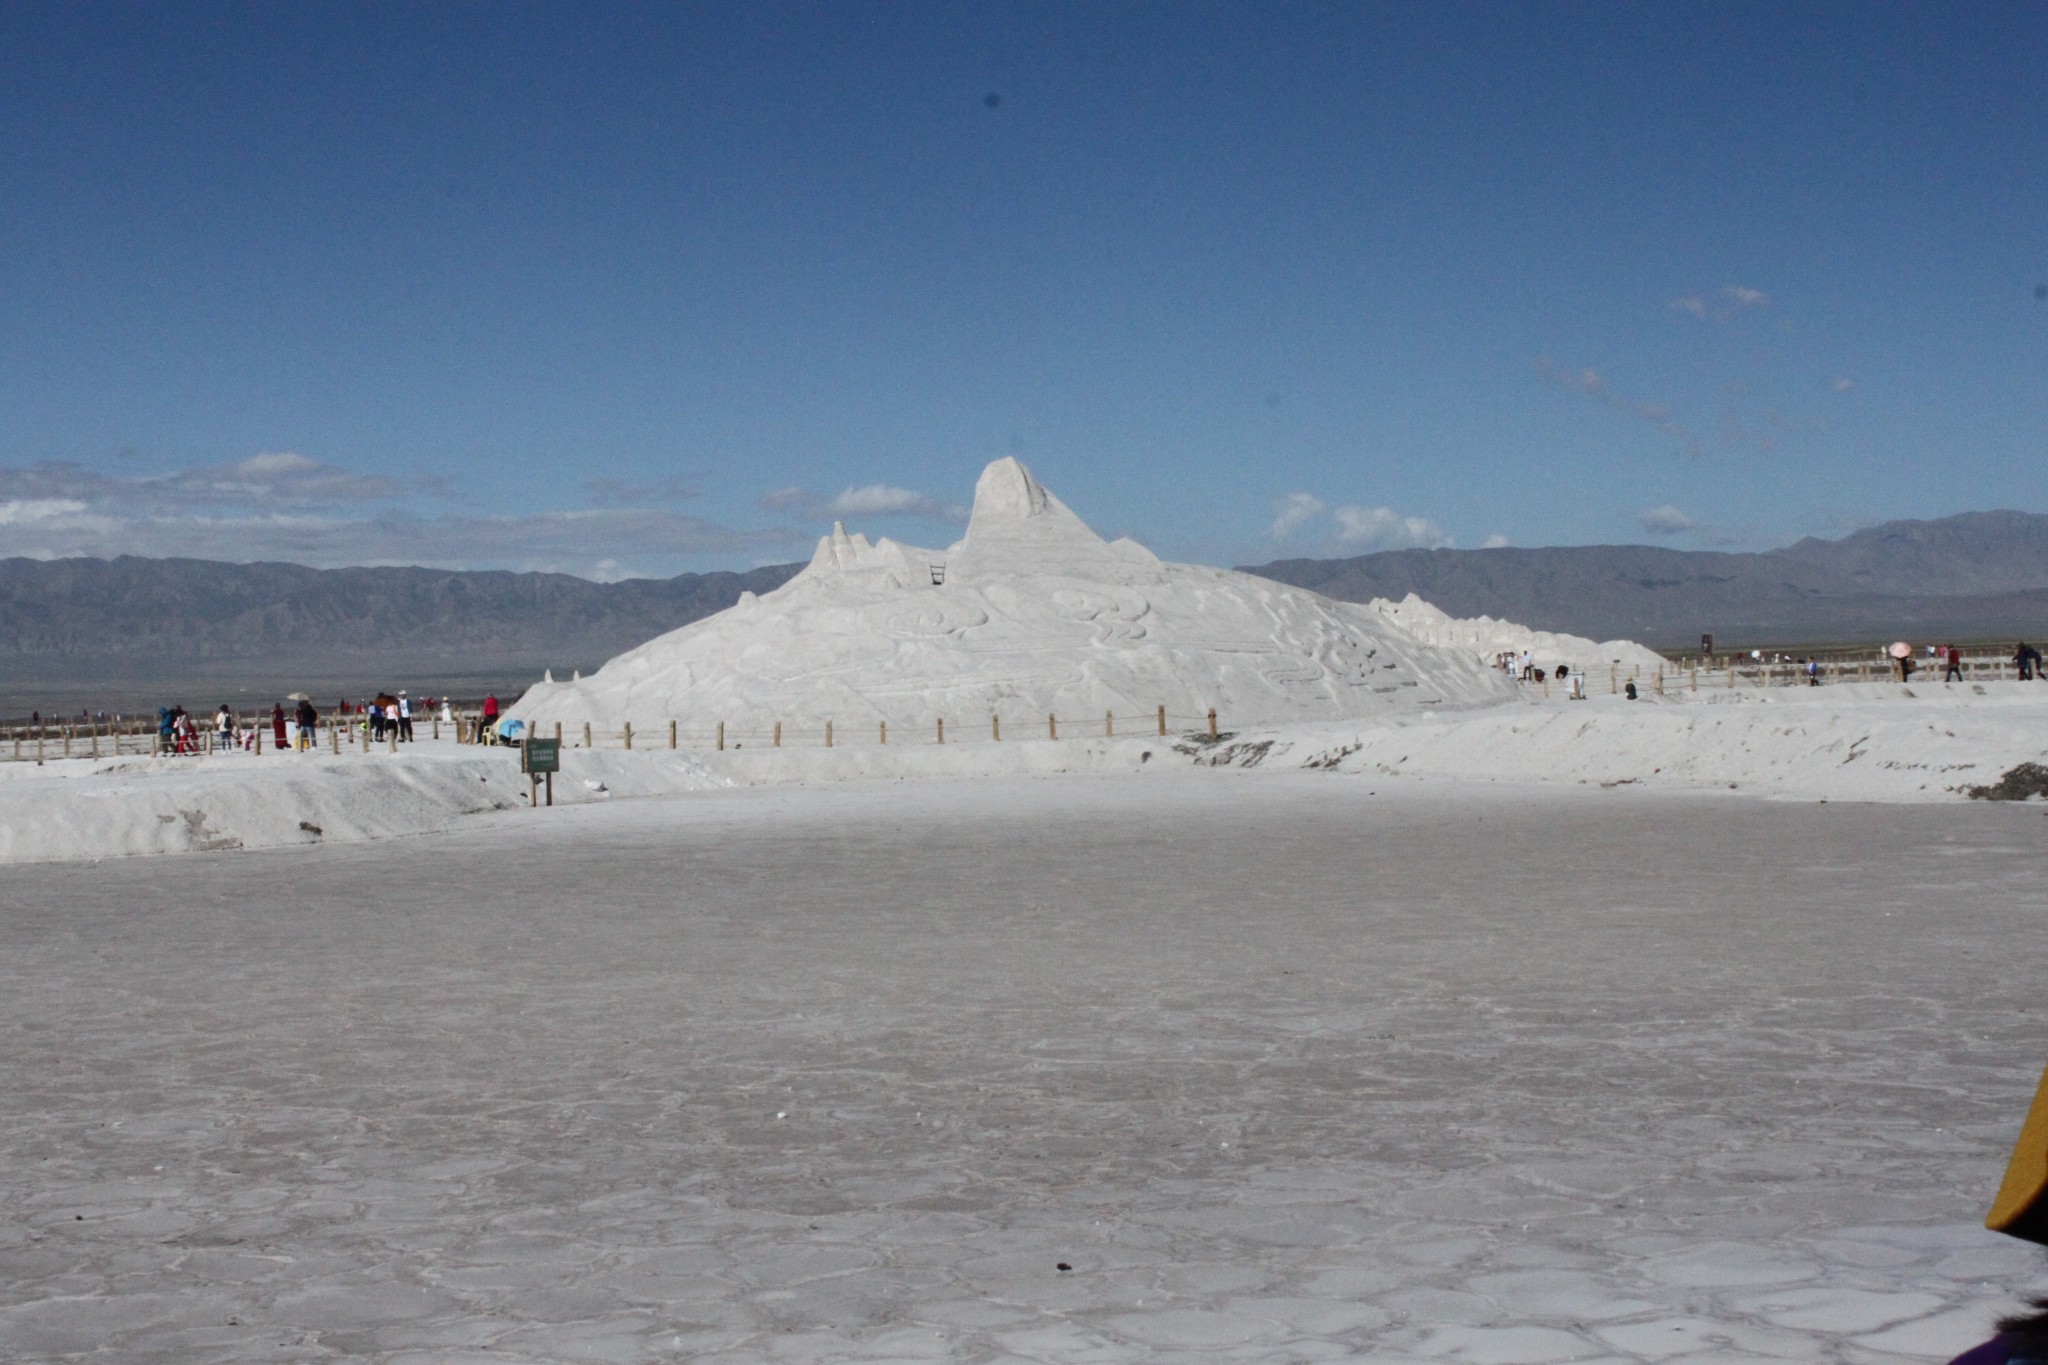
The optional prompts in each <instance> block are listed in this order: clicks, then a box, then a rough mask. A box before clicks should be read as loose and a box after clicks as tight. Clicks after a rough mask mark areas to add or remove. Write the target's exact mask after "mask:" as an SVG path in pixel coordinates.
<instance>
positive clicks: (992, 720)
mask: <svg viewBox="0 0 2048 1365" xmlns="http://www.w3.org/2000/svg"><path fill="white" fill-rule="evenodd" d="M988 733H989V737H990V738H991V739H996V740H1000V739H1001V738H1002V737H1003V718H1002V717H1001V716H990V717H989V718H988Z"/></svg>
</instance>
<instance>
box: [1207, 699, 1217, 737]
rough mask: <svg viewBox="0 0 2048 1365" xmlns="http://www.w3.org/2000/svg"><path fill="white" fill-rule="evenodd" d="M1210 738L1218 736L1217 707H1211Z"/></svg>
mask: <svg viewBox="0 0 2048 1365" xmlns="http://www.w3.org/2000/svg"><path fill="white" fill-rule="evenodd" d="M1209 738H1211V739H1215V738H1216V708H1215V707H1213V706H1212V707H1210V708H1209Z"/></svg>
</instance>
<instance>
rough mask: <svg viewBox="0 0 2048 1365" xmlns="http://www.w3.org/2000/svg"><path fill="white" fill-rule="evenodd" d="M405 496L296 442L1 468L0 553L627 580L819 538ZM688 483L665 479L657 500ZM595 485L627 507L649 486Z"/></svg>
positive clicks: (658, 516)
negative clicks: (460, 506)
mask: <svg viewBox="0 0 2048 1365" xmlns="http://www.w3.org/2000/svg"><path fill="white" fill-rule="evenodd" d="M404 491H406V490H404V489H402V488H401V487H400V485H398V484H397V483H396V482H394V481H393V480H390V479H386V478H383V477H381V476H379V475H373V474H359V473H355V472H353V471H350V470H346V469H338V468H336V467H334V466H332V465H326V464H322V463H321V462H319V461H318V460H314V459H311V458H309V457H307V456H305V455H299V454H295V453H292V452H289V451H272V452H264V453H262V454H258V455H253V456H251V457H249V458H248V459H246V460H240V461H235V462H232V463H225V464H216V465H208V466H204V467H201V468H198V469H187V470H173V471H170V472H167V473H150V474H140V475H120V474H106V473H102V472H100V471H98V470H94V469H89V468H87V467H85V466H83V465H77V464H71V463H67V462H45V463H42V464H37V465H30V466H27V467H24V468H13V469H8V468H0V556H6V555H22V556H26V557H30V558H35V559H59V558H69V557H92V558H106V557H111V556H114V555H146V556H156V557H189V558H195V559H224V560H233V561H240V562H248V561H251V560H285V561H289V562H293V563H299V564H310V565H313V566H315V567H318V568H334V567H339V566H342V565H350V564H421V565H426V566H429V567H434V568H448V569H479V568H512V569H547V570H558V571H560V572H564V573H574V574H580V575H584V576H593V577H601V578H616V577H624V576H629V575H631V574H632V573H633V571H634V569H633V568H629V567H627V566H629V565H631V566H634V567H636V568H638V567H644V568H645V569H647V570H648V571H651V572H660V573H675V572H678V571H680V570H681V569H682V568H684V567H685V566H686V565H694V564H695V563H697V562H700V561H702V560H705V559H711V560H713V561H716V560H720V559H724V560H730V559H733V558H741V559H745V560H748V561H755V562H760V561H766V560H772V559H776V558H795V557H797V555H798V554H800V553H801V552H802V550H803V548H804V547H805V545H806V544H807V543H808V539H809V538H808V536H807V535H805V534H804V533H802V532H799V531H797V530H795V529H793V528H791V527H789V526H787V525H781V524H777V525H772V526H769V527H765V528H762V529H758V530H741V529H736V528H733V527H730V526H723V525H720V524H718V523H717V522H713V521H710V520H707V519H705V518H702V517H691V516H684V515H681V514H679V513H677V512H674V511H671V510H668V509H664V508H656V507H634V506H622V507H600V508H590V509H582V510H577V511H565V512H541V513H536V514H532V515H526V516H499V517H492V516H419V515H416V514H414V513H411V512H408V511H404V510H400V509H399V508H397V507H395V506H394V505H393V504H394V503H395V501H396V499H397V498H398V497H399V495H400V494H401V493H402V492H404ZM415 491H416V490H415ZM681 491H682V486H681V485H680V484H667V485H662V486H661V487H659V488H657V489H653V490H648V494H647V495H648V496H649V497H666V496H677V495H679V494H680V493H681ZM592 492H593V494H594V495H596V496H599V497H601V498H602V497H610V498H613V499H616V500H618V501H628V502H629V501H632V500H633V499H635V498H636V497H638V496H639V493H640V490H636V489H631V488H627V487H625V486H624V485H619V486H617V487H613V486H611V485H596V486H593V487H592ZM379 504H382V506H381V507H380V506H379Z"/></svg>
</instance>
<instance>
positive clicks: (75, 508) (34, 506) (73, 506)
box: [0, 498, 85, 526]
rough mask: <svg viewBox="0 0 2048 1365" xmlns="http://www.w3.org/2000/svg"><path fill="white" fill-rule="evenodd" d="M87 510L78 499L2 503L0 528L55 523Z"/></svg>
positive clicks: (41, 499)
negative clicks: (33, 522) (34, 523)
mask: <svg viewBox="0 0 2048 1365" xmlns="http://www.w3.org/2000/svg"><path fill="white" fill-rule="evenodd" d="M84 510H85V504H84V503H82V502H80V501H78V500H77V499H76V498H16V499H14V500H13V501H12V502H0V526H18V525H23V524H26V523H28V522H32V521H55V520H58V519H59V518H69V517H75V516H77V515H78V514H79V513H80V512H83V511H84Z"/></svg>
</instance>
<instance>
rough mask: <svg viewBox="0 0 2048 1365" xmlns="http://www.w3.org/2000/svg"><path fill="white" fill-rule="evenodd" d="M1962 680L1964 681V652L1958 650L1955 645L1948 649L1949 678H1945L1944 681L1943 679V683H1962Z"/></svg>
mask: <svg viewBox="0 0 2048 1365" xmlns="http://www.w3.org/2000/svg"><path fill="white" fill-rule="evenodd" d="M1962 680H1963V651H1961V650H1960V649H1957V648H1956V647H1955V646H1954V645H1950V646H1949V647H1948V676H1947V677H1945V678H1943V679H1942V681H1943V682H1961V681H1962Z"/></svg>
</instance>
